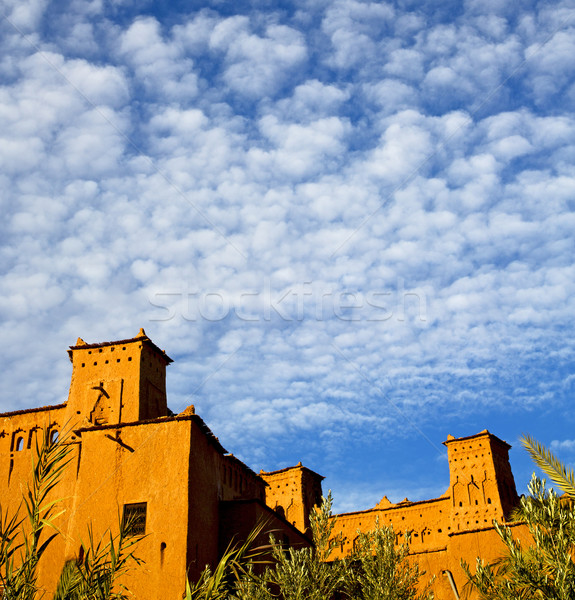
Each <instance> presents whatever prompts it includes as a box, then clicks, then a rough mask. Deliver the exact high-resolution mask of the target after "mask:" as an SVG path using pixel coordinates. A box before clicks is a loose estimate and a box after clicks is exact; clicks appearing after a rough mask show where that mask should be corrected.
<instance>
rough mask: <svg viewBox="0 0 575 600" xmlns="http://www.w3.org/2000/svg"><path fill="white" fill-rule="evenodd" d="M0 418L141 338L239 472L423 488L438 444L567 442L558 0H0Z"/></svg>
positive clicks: (432, 477) (570, 160) (439, 463)
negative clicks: (85, 364) (71, 355)
mask: <svg viewBox="0 0 575 600" xmlns="http://www.w3.org/2000/svg"><path fill="white" fill-rule="evenodd" d="M1 13H2V18H1V19H0V46H1V47H0V50H1V52H0V57H1V58H0V190H1V191H0V202H1V208H2V214H3V216H4V217H3V219H2V221H1V223H0V231H1V234H0V240H1V248H0V265H1V272H0V276H1V281H0V283H1V290H2V293H1V297H0V315H1V321H0V332H1V340H2V344H1V348H0V352H1V353H2V356H1V360H2V364H3V367H4V373H3V386H2V391H1V394H0V408H1V409H2V410H16V409H21V408H26V407H32V406H38V405H45V404H53V403H59V402H62V401H64V400H65V399H66V394H67V390H68V385H69V378H70V373H71V368H70V364H69V362H68V360H67V356H66V353H65V351H66V349H67V347H68V346H69V345H71V344H74V343H75V341H76V338H77V337H78V336H80V337H82V338H83V339H85V340H86V341H88V342H98V341H107V340H114V339H122V338H127V337H132V336H134V335H136V333H137V332H138V330H139V328H140V327H144V328H145V329H146V332H147V333H148V335H149V336H150V337H151V338H152V339H153V340H154V341H155V342H156V343H157V344H158V345H159V346H160V347H162V348H165V349H166V351H167V352H168V354H169V355H170V356H171V357H172V358H174V359H175V363H174V364H173V365H171V366H170V367H169V371H168V393H169V405H170V407H171V408H172V410H174V411H176V412H178V411H181V410H183V409H184V408H185V407H186V406H187V405H189V404H192V403H193V404H195V405H196V409H197V411H198V413H199V414H200V415H201V416H202V417H203V418H204V420H205V421H206V422H207V423H208V425H209V426H210V427H211V428H212V429H213V430H214V432H215V433H216V435H218V436H219V438H220V440H221V442H222V444H223V445H224V446H225V447H226V448H227V449H228V450H229V451H231V452H233V453H234V454H235V455H236V456H238V457H239V458H241V459H242V460H244V461H245V462H246V463H248V464H249V465H250V466H252V467H253V468H255V469H256V470H259V469H260V468H263V469H265V470H271V469H276V468H281V467H284V466H288V465H291V464H295V463H297V462H298V461H300V460H301V461H302V462H303V463H304V464H305V465H307V466H308V467H310V468H312V469H314V470H316V471H318V472H320V473H321V474H323V475H324V476H326V480H325V489H326V490H327V489H330V488H331V489H332V490H333V493H334V496H335V503H336V509H337V510H342V511H343V510H353V509H361V508H369V507H371V506H373V505H374V504H375V503H376V502H377V501H378V500H379V499H380V498H381V497H382V496H383V495H384V494H386V495H387V496H388V497H389V498H390V499H392V500H395V501H399V500H402V499H403V498H404V497H406V496H407V497H408V498H409V499H411V500H417V499H425V498H431V497H434V496H438V495H440V494H442V493H443V492H444V491H445V489H446V488H447V485H448V481H449V480H448V469H447V461H446V458H445V453H444V447H443V446H442V445H441V442H442V441H443V440H445V439H446V437H447V435H448V434H452V435H455V436H456V437H459V436H464V435H471V434H474V433H477V432H479V431H481V430H483V429H489V430H490V431H492V432H493V433H495V434H496V435H498V436H499V437H501V438H503V439H506V440H507V441H508V442H509V443H511V444H512V445H513V450H512V452H511V459H512V467H513V470H514V473H515V477H516V481H517V485H518V488H519V489H520V490H521V491H523V490H525V488H526V484H527V481H528V479H529V477H530V474H531V472H532V470H533V467H532V465H531V464H530V462H529V460H528V458H527V456H526V455H525V453H524V452H523V451H522V450H521V449H520V447H519V443H518V439H519V437H520V436H521V434H522V433H525V432H528V433H530V434H531V435H533V436H534V437H535V438H537V439H538V440H540V441H541V442H543V443H545V444H547V445H549V446H552V447H553V448H554V449H555V450H556V451H557V452H558V453H559V454H560V456H561V457H562V458H563V459H564V460H565V461H567V462H572V461H574V460H575V435H574V433H573V431H574V420H575V419H574V417H573V411H572V409H571V406H572V400H573V393H574V378H575V375H574V373H575V369H574V365H575V354H574V350H575V348H574V339H575V328H574V325H573V316H574V315H575V266H574V233H573V232H574V231H575V166H574V165H575V114H574V111H573V107H574V106H575V77H574V75H575V61H574V60H573V56H575V9H574V8H573V7H572V6H571V5H570V3H569V2H535V1H525V2H515V3H503V2H499V1H498V2H494V1H490V0H482V1H481V2H479V1H476V0H469V1H467V2H416V1H407V0H406V1H404V2H401V1H398V2H390V3H383V2H361V1H356V0H333V1H327V0H300V1H293V2H290V1H288V0H285V1H283V2H275V3H270V2H263V1H254V2H247V1H244V2H224V1H213V2H175V3H167V2H152V1H149V2H131V1H129V0H126V1H122V0H119V1H113V0H112V1H108V2H103V1H96V0H94V1H88V0H75V1H74V0H73V1H70V2H50V1H49V0H4V1H3V2H2V11H1Z"/></svg>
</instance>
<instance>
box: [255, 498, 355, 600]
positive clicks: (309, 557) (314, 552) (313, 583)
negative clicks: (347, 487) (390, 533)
mask: <svg viewBox="0 0 575 600" xmlns="http://www.w3.org/2000/svg"><path fill="white" fill-rule="evenodd" d="M332 504H333V499H332V497H331V492H330V493H329V494H328V496H327V498H323V502H322V504H321V506H320V507H319V508H314V509H313V510H312V512H311V514H310V527H311V532H312V538H313V543H314V545H313V547H312V548H301V549H294V548H289V549H287V550H286V549H284V548H283V547H282V546H281V545H280V544H278V543H277V542H275V540H273V539H272V546H273V558H274V562H275V564H274V565H273V566H272V567H270V568H269V569H268V570H267V571H266V573H265V575H264V581H265V583H266V584H267V587H268V589H277V590H279V596H280V597H281V598H282V599H283V600H308V599H309V600H324V599H329V598H332V597H333V595H334V594H335V593H336V592H337V591H339V590H341V589H343V585H344V570H343V563H342V562H340V561H334V562H332V563H328V562H327V561H328V560H329V559H330V557H331V554H332V552H333V549H334V548H335V546H336V545H337V544H338V542H339V540H338V538H334V537H333V531H334V528H335V525H336V519H334V518H333V517H332V514H331V507H332Z"/></svg>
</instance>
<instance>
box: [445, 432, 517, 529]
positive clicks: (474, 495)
mask: <svg viewBox="0 0 575 600" xmlns="http://www.w3.org/2000/svg"><path fill="white" fill-rule="evenodd" d="M443 443H444V444H445V446H447V456H448V460H449V475H450V484H449V485H450V491H451V521H452V523H453V527H454V529H455V531H463V530H469V529H479V528H483V527H487V526H491V524H492V521H493V519H497V520H499V521H501V520H504V519H506V518H507V517H508V516H509V513H510V512H511V510H512V509H513V508H514V507H515V506H517V503H518V497H517V491H516V489H515V480H514V479H513V473H512V472H511V466H510V464H509V449H510V448H511V446H510V445H509V444H507V443H506V442H504V441H503V440H500V439H499V438H498V437H496V436H494V435H493V434H491V433H489V431H487V430H486V429H485V430H483V431H482V432H481V433H478V434H476V435H471V436H469V437H463V438H457V439H456V438H454V437H453V436H452V435H449V436H447V441H446V442H443Z"/></svg>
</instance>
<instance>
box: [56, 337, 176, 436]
mask: <svg viewBox="0 0 575 600" xmlns="http://www.w3.org/2000/svg"><path fill="white" fill-rule="evenodd" d="M68 355H69V356H70V361H71V362H72V365H73V367H72V382H71V384H70V393H69V396H68V402H67V404H66V415H65V422H66V423H68V424H69V426H70V427H78V426H88V425H90V424H91V425H105V424H116V423H129V422H133V421H142V420H146V419H155V418H158V417H164V416H167V414H168V407H167V400H166V366H167V365H169V364H170V363H171V362H172V359H171V358H170V357H169V356H167V354H166V353H165V352H164V351H163V350H160V349H159V348H158V347H157V346H156V345H155V344H154V343H153V342H152V341H151V340H150V338H149V337H148V336H147V335H146V332H145V331H144V330H143V329H140V331H139V333H138V335H137V336H136V337H135V338H132V339H128V340H119V341H116V342H104V343H101V344H87V343H86V342H84V340H82V339H81V338H78V341H77V342H76V345H75V346H71V347H70V349H69V350H68Z"/></svg>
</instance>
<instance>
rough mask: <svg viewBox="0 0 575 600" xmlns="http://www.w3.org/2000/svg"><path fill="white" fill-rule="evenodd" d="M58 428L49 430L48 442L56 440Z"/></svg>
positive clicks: (53, 442)
mask: <svg viewBox="0 0 575 600" xmlns="http://www.w3.org/2000/svg"><path fill="white" fill-rule="evenodd" d="M58 436H59V433H58V430H57V429H52V431H51V432H50V443H51V444H55V443H56V442H57V441H58Z"/></svg>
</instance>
